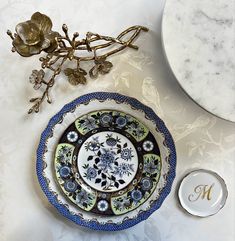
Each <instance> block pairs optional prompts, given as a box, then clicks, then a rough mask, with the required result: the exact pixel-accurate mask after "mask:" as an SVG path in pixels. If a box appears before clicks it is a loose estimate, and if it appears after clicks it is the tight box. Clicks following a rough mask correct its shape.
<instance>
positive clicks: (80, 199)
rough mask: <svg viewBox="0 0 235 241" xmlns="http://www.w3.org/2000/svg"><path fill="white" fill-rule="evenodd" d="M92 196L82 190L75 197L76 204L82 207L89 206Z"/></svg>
mask: <svg viewBox="0 0 235 241" xmlns="http://www.w3.org/2000/svg"><path fill="white" fill-rule="evenodd" d="M92 199H93V198H92V196H91V194H89V193H88V192H86V191H85V190H84V189H82V190H81V191H80V192H79V193H78V194H77V195H76V199H75V200H76V203H77V204H80V205H82V206H86V205H88V206H89V205H91V204H92V201H91V200H92Z"/></svg>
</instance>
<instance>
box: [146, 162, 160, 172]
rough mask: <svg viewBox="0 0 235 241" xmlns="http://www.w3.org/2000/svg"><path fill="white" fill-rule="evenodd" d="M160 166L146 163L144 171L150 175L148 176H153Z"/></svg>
mask: <svg viewBox="0 0 235 241" xmlns="http://www.w3.org/2000/svg"><path fill="white" fill-rule="evenodd" d="M157 168H158V166H157V165H155V164H154V162H149V163H146V164H145V165H144V170H145V171H146V172H147V173H148V174H153V173H154V172H156V170H157Z"/></svg>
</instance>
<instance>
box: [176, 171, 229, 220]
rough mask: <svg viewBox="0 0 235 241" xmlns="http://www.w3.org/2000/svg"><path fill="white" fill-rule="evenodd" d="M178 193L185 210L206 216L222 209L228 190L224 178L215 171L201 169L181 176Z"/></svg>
mask: <svg viewBox="0 0 235 241" xmlns="http://www.w3.org/2000/svg"><path fill="white" fill-rule="evenodd" d="M178 195H179V200H180V203H181V205H182V207H183V208H184V209H185V210H186V211H187V212H189V213H190V214H192V215H195V216H199V217H207V216H211V215H213V214H216V213H217V212H218V211H219V210H220V209H222V207H223V206H224V205H225V202H226V199H227V196H228V191H227V187H226V184H225V182H224V180H223V179H222V178H221V177H220V176H219V175H218V174H217V173H215V172H212V171H209V170H202V169H201V170H196V171H192V172H190V173H189V174H188V175H187V176H186V177H184V178H183V180H182V182H181V184H180V188H179V192H178Z"/></svg>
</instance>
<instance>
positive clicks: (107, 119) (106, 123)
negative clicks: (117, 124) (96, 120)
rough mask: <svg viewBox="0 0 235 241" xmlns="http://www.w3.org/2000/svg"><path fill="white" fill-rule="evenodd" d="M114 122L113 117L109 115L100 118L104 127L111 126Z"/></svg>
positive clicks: (105, 114)
mask: <svg viewBox="0 0 235 241" xmlns="http://www.w3.org/2000/svg"><path fill="white" fill-rule="evenodd" d="M112 121H113V117H112V116H111V115H110V114H108V113H103V114H102V115H101V116H100V124H101V125H102V126H109V125H110V124H111V123H112Z"/></svg>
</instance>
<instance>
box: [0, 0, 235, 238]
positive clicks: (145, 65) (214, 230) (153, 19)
mask: <svg viewBox="0 0 235 241" xmlns="http://www.w3.org/2000/svg"><path fill="white" fill-rule="evenodd" d="M163 7H164V0H160V1H154V0H149V1H144V0H137V1H136V0H135V1H134V0H129V1H124V0H113V1H108V0H102V1H92V0H86V1H85V0H79V1H75V0H70V1H62V0H59V1H46V0H42V1H36V0H33V1H32V0H16V1H13V0H2V1H1V3H0V33H1V44H0V63H1V65H0V66H1V67H0V77H1V78H0V108H1V125H0V133H1V136H0V163H1V175H0V240H2V241H5V240H7V241H23V240H24V241H39V240H40V241H59V240H62V241H65V240H66V241H67V240H71V241H72V240H74V241H75V240H83V241H93V240H94V241H97V240H100V241H105V240H113V241H119V240H120V241H132V240H136V241H147V240H151V241H163V240H164V241H188V240H192V241H193V240H206V241H210V240H213V241H221V240H223V241H232V240H234V238H235V233H234V224H235V210H234V187H235V183H234V179H235V177H234V176H235V171H234V168H235V166H234V156H235V124H234V123H231V122H228V121H225V120H222V119H219V118H217V117H215V116H213V115H211V114H209V113H207V112H206V111H205V110H203V109H201V108H200V107H199V106H198V105H196V104H195V103H194V102H193V101H192V100H191V99H190V98H189V97H188V96H187V95H186V94H185V93H184V92H183V90H182V89H181V88H180V87H179V85H178V83H177V81H176V80H175V78H174V77H173V74H172V73H171V70H170V69H169V67H168V65H167V63H166V60H165V57H164V53H163V50H162V45H161V15H162V11H163ZM35 11H41V12H43V13H46V14H47V15H49V16H50V17H51V18H52V20H53V22H54V29H57V30H59V29H60V28H61V25H62V24H63V23H67V24H68V25H69V27H70V29H71V32H74V31H79V32H80V33H85V32H86V31H88V30H91V31H94V32H98V33H102V34H107V35H116V34H118V33H119V32H120V31H122V30H123V29H125V28H126V27H128V26H131V25H135V24H142V25H144V26H147V27H149V28H150V31H149V32H148V33H147V34H143V35H142V36H140V38H139V39H138V40H137V41H138V45H139V46H140V50H139V51H134V50H127V51H125V52H124V53H122V54H120V55H116V56H113V57H112V58H111V61H112V62H113V64H114V69H113V70H112V71H111V72H110V74H109V75H106V76H102V77H100V78H99V79H97V80H89V81H88V83H87V85H85V86H78V87H73V86H70V85H69V84H67V81H65V78H64V76H63V75H61V76H60V77H59V78H58V84H57V85H56V87H55V88H54V92H53V93H52V97H53V99H55V97H56V100H55V101H54V102H53V104H52V105H50V106H44V107H45V108H43V109H42V112H41V113H40V114H37V115H31V116H28V115H27V114H26V112H27V109H28V107H29V106H28V99H29V97H30V96H32V95H34V94H35V95H36V93H34V90H32V88H31V86H30V85H29V83H28V82H29V81H28V76H29V74H30V73H31V70H32V69H33V68H36V67H38V66H39V64H40V63H39V62H38V60H37V57H32V58H30V59H27V58H22V57H20V56H19V55H17V54H12V53H11V52H10V49H11V42H10V40H9V39H8V36H7V35H6V34H4V33H5V32H6V30H7V29H8V28H9V29H12V30H13V29H14V26H15V25H16V23H18V22H21V21H24V20H26V19H27V18H28V17H29V16H31V14H32V13H33V12H35ZM93 91H112V92H114V91H116V92H120V93H122V94H125V95H130V96H133V97H135V98H137V99H138V100H140V101H141V102H143V103H144V104H146V105H148V106H150V107H151V108H153V110H154V111H155V112H156V113H157V114H158V115H159V116H160V117H161V118H162V119H163V120H164V121H165V123H166V125H167V127H168V128H169V129H170V131H171V133H172V135H173V138H174V140H175V143H176V149H177V154H178V163H177V175H176V179H175V182H174V185H173V190H172V192H171V194H170V195H169V196H168V197H167V199H166V201H165V202H164V204H163V206H162V207H161V208H160V209H159V210H158V211H157V212H155V213H154V214H153V215H152V216H151V217H150V218H149V219H148V220H147V221H145V222H142V223H140V224H138V225H137V226H135V227H133V228H131V229H128V230H125V231H121V232H116V233H115V232H114V233H104V232H91V231H90V230H86V229H83V228H80V227H78V226H76V225H75V224H73V223H71V222H69V221H67V220H66V219H64V218H63V217H62V216H60V215H59V214H58V213H57V212H56V211H55V210H54V208H53V207H52V206H51V205H49V203H48V202H47V200H46V198H45V196H44V194H43V193H42V191H41V189H40V187H39V184H38V182H37V178H36V173H35V151H36V147H37V145H38V141H39V138H40V134H41V132H42V130H43V129H44V127H45V126H46V124H47V122H48V120H49V118H50V117H51V116H52V115H53V114H55V113H56V112H57V111H58V110H59V109H61V107H62V106H63V105H64V104H66V103H67V102H70V101H71V100H73V99H75V98H76V97H78V96H79V95H81V94H85V93H89V92H93ZM197 168H208V169H211V170H213V171H216V172H218V173H219V174H220V175H221V176H222V177H223V178H224V179H225V181H226V183H227V186H228V190H229V197H228V200H227V203H226V205H225V207H224V208H223V209H222V210H221V211H220V212H219V213H218V214H217V215H215V216H212V217H209V218H204V219H199V218H195V217H192V216H190V215H188V214H186V213H185V212H184V211H183V210H182V209H181V208H180V206H179V203H178V200H177V195H176V194H177V192H176V191H177V186H178V183H179V181H180V179H181V178H182V177H183V176H184V175H185V174H186V173H187V172H189V171H190V170H193V169H197Z"/></svg>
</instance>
